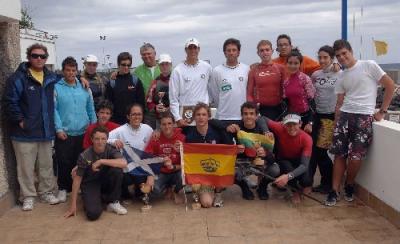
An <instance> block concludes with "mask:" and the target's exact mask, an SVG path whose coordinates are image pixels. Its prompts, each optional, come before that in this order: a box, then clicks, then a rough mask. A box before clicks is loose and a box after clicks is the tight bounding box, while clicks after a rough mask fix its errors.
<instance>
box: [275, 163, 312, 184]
mask: <svg viewBox="0 0 400 244" xmlns="http://www.w3.org/2000/svg"><path fill="white" fill-rule="evenodd" d="M299 165H300V160H299V159H296V160H288V159H284V160H280V161H279V167H280V169H281V173H282V174H287V173H290V172H292V171H293V170H294V169H295V168H297V167H298V166H299ZM298 184H300V186H301V187H309V186H312V179H311V176H310V170H309V169H307V170H306V171H305V172H304V174H302V175H299V176H298V177H295V178H294V179H292V180H290V181H289V182H288V185H290V186H292V187H294V188H298Z"/></svg>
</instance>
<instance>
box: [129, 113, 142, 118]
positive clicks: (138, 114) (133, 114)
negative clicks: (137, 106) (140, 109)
mask: <svg viewBox="0 0 400 244" xmlns="http://www.w3.org/2000/svg"><path fill="white" fill-rule="evenodd" d="M142 115H143V114H142V113H132V114H129V116H131V117H133V116H142Z"/></svg>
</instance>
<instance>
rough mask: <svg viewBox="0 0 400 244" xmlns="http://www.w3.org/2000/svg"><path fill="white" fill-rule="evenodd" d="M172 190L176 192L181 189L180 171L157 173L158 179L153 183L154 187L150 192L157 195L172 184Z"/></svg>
mask: <svg viewBox="0 0 400 244" xmlns="http://www.w3.org/2000/svg"><path fill="white" fill-rule="evenodd" d="M174 185H175V188H174V192H175V193H178V192H179V191H180V190H181V189H182V187H183V186H182V176H181V171H180V170H178V171H175V172H173V173H169V174H166V173H161V174H159V175H158V179H157V180H156V182H155V183H154V189H153V192H152V194H154V196H155V197H159V196H161V195H162V193H163V191H164V190H165V188H167V187H170V186H174Z"/></svg>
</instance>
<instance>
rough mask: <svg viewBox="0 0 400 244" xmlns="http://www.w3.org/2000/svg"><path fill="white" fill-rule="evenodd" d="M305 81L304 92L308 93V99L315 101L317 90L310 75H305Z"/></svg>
mask: <svg viewBox="0 0 400 244" xmlns="http://www.w3.org/2000/svg"><path fill="white" fill-rule="evenodd" d="M303 79H304V91H305V93H306V96H307V99H314V97H315V92H316V90H315V87H314V84H313V82H312V80H311V78H310V77H309V76H308V75H304V76H303Z"/></svg>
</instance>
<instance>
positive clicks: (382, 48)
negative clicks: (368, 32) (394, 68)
mask: <svg viewBox="0 0 400 244" xmlns="http://www.w3.org/2000/svg"><path fill="white" fill-rule="evenodd" d="M374 44H375V50H376V55H377V56H380V55H385V54H386V53H387V51H388V44H387V43H386V42H384V41H375V40H374Z"/></svg>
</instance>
